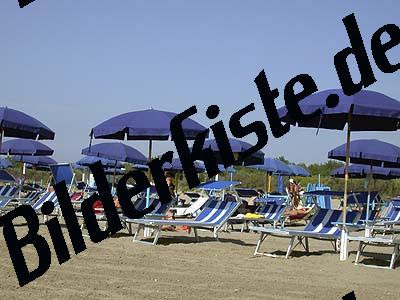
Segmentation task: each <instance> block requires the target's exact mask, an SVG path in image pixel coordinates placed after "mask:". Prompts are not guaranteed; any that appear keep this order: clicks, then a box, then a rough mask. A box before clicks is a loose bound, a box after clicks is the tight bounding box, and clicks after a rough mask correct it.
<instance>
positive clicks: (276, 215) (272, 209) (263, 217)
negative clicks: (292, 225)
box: [228, 203, 286, 232]
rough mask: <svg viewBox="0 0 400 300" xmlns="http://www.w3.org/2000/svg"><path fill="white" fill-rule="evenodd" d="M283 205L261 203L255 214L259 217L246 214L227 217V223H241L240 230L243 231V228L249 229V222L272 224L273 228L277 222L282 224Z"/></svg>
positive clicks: (256, 224)
mask: <svg viewBox="0 0 400 300" xmlns="http://www.w3.org/2000/svg"><path fill="white" fill-rule="evenodd" d="M285 209H286V206H285V205H277V204H274V203H262V204H261V205H260V207H259V208H258V209H257V210H256V212H255V213H256V214H258V215H260V218H253V217H251V218H248V217H246V215H244V216H236V217H230V218H229V222H228V223H229V224H230V225H232V228H233V224H242V227H241V230H240V232H243V231H244V229H247V230H248V229H249V224H253V225H254V226H258V225H264V224H272V226H273V227H274V228H275V227H277V226H278V225H279V224H280V225H281V226H284V223H285V218H284V216H283V213H284V212H285Z"/></svg>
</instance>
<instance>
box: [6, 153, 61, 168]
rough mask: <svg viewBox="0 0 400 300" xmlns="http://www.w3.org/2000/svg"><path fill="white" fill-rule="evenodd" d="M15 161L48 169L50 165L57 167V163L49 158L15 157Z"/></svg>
mask: <svg viewBox="0 0 400 300" xmlns="http://www.w3.org/2000/svg"><path fill="white" fill-rule="evenodd" d="M13 160H15V161H19V162H23V163H26V164H30V165H34V166H42V167H46V166H47V167H48V166H50V165H56V164H57V162H56V161H55V160H54V159H52V158H51V157H48V156H18V155H17V156H14V157H13Z"/></svg>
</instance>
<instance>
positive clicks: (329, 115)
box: [278, 89, 400, 260]
mask: <svg viewBox="0 0 400 300" xmlns="http://www.w3.org/2000/svg"><path fill="white" fill-rule="evenodd" d="M331 95H337V96H338V97H339V102H338V103H337V105H336V106H335V105H333V106H334V107H332V105H329V106H331V107H328V103H327V102H328V97H331ZM330 99H332V98H330ZM329 104H332V103H329ZM299 106H300V109H301V111H302V112H303V113H304V114H309V113H312V112H314V111H316V110H317V109H321V111H322V114H321V115H320V116H318V117H315V118H313V119H311V120H307V121H306V122H298V123H297V125H298V126H300V127H313V128H326V129H336V130H342V129H343V128H344V126H345V125H346V124H347V135H346V140H347V142H346V164H345V170H346V171H345V180H344V197H343V213H342V215H343V219H342V222H343V223H346V210H347V185H348V166H349V164H350V158H349V147H350V146H349V145H350V133H351V131H396V130H398V129H399V128H400V102H399V101H397V100H395V99H393V98H390V97H388V96H386V95H383V94H381V93H377V92H373V91H367V90H363V91H360V92H358V93H356V94H354V95H353V96H347V95H345V94H344V93H343V91H342V90H340V89H332V90H326V91H321V92H318V93H314V94H312V95H310V96H308V97H306V98H304V99H303V100H302V101H300V102H299ZM278 114H279V117H280V118H281V120H283V121H286V122H290V123H292V124H294V123H295V122H294V120H293V119H292V118H291V117H290V115H289V114H288V110H287V108H286V107H282V108H280V109H279V110H278ZM341 241H342V242H341V243H340V260H346V259H347V257H348V250H347V246H348V240H347V233H346V232H345V231H344V230H342V232H341Z"/></svg>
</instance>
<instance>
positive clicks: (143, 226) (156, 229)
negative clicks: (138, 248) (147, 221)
mask: <svg viewBox="0 0 400 300" xmlns="http://www.w3.org/2000/svg"><path fill="white" fill-rule="evenodd" d="M142 229H144V230H143V231H145V229H152V231H153V232H155V233H156V235H155V237H154V239H153V241H152V242H146V241H141V240H139V238H138V236H139V232H140V231H141V230H142ZM160 233H161V227H157V228H150V227H147V226H145V225H143V224H139V225H138V229H137V230H136V232H135V235H134V236H133V240H132V241H133V242H136V243H142V244H145V245H153V246H155V245H157V242H158V238H159V237H160Z"/></svg>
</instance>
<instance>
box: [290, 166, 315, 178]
mask: <svg viewBox="0 0 400 300" xmlns="http://www.w3.org/2000/svg"><path fill="white" fill-rule="evenodd" d="M287 166H288V167H289V168H290V169H291V170H292V173H293V175H294V176H301V177H308V176H311V174H310V172H308V171H307V170H306V169H304V168H303V167H300V166H297V165H287Z"/></svg>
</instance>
